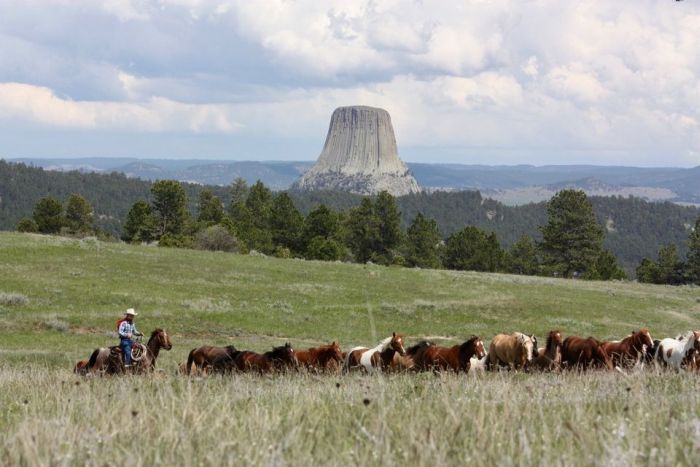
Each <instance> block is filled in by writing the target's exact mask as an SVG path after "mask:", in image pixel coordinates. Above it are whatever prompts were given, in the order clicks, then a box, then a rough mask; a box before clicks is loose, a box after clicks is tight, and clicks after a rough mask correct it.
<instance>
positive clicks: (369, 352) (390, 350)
mask: <svg viewBox="0 0 700 467" xmlns="http://www.w3.org/2000/svg"><path fill="white" fill-rule="evenodd" d="M396 353H398V354H399V355H401V356H405V355H406V351H405V350H404V348H403V336H402V335H401V334H396V333H395V332H394V333H392V335H391V336H389V337H387V338H386V339H384V340H382V341H381V342H380V343H379V344H377V345H376V346H375V347H374V348H371V349H368V348H367V347H354V348H352V349H350V351H349V352H348V353H347V356H346V357H345V364H344V368H345V370H346V371H349V370H351V369H353V368H358V367H362V368H364V369H365V370H367V371H373V370H376V369H377V368H379V369H387V368H389V367H390V366H391V362H392V361H393V360H394V355H395V354H396Z"/></svg>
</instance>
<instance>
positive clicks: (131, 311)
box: [125, 308, 138, 316]
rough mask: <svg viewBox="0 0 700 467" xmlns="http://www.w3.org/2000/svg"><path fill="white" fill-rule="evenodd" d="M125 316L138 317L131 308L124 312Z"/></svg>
mask: <svg viewBox="0 0 700 467" xmlns="http://www.w3.org/2000/svg"><path fill="white" fill-rule="evenodd" d="M125 314H127V315H131V316H137V315H138V313H136V310H134V309H133V308H129V309H128V310H126V313H125Z"/></svg>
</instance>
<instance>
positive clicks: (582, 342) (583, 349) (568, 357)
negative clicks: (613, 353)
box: [561, 336, 613, 370]
mask: <svg viewBox="0 0 700 467" xmlns="http://www.w3.org/2000/svg"><path fill="white" fill-rule="evenodd" d="M561 361H562V364H566V365H568V366H570V367H572V368H573V367H578V368H581V369H583V370H586V369H588V368H592V367H602V368H607V369H608V370H612V369H613V364H612V360H611V359H610V356H609V355H608V354H607V353H606V352H605V349H603V345H602V342H600V341H599V340H597V339H595V338H593V337H588V338H585V337H579V336H569V337H567V338H566V339H564V343H563V344H562V346H561Z"/></svg>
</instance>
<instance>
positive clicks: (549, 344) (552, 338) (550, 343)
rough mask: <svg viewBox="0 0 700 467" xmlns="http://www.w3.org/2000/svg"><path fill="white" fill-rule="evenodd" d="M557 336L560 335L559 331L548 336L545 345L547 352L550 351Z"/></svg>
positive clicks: (551, 332)
mask: <svg viewBox="0 0 700 467" xmlns="http://www.w3.org/2000/svg"><path fill="white" fill-rule="evenodd" d="M557 334H559V330H556V331H550V332H549V334H547V341H546V342H545V344H544V348H545V350H547V349H549V347H550V346H551V345H552V341H553V340H554V336H556V335H557Z"/></svg>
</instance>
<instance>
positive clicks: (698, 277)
mask: <svg viewBox="0 0 700 467" xmlns="http://www.w3.org/2000/svg"><path fill="white" fill-rule="evenodd" d="M686 271H687V276H688V280H689V281H690V282H692V283H693V284H697V285H700V218H698V220H697V221H695V228H694V229H693V231H692V232H691V233H690V236H689V238H688V261H687V262H686Z"/></svg>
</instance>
